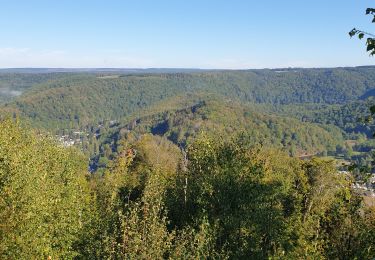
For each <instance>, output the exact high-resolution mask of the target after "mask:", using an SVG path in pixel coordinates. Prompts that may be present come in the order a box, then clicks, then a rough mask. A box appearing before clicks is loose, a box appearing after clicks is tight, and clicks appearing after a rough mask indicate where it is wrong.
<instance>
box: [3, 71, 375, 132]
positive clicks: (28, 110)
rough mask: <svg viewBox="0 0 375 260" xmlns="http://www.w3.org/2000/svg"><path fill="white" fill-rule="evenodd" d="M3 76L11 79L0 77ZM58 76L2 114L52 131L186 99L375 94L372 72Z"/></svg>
mask: <svg viewBox="0 0 375 260" xmlns="http://www.w3.org/2000/svg"><path fill="white" fill-rule="evenodd" d="M6 75H7V77H11V75H8V74H2V77H3V78H4V77H5V76H6ZM51 75H55V74H51ZM58 75H59V76H58V77H57V78H55V79H53V80H51V79H50V78H48V77H46V81H45V83H43V82H42V83H41V82H39V81H38V80H36V83H37V84H36V85H34V86H31V87H29V88H28V90H27V91H26V92H25V93H23V95H21V96H19V97H17V98H15V99H13V100H10V101H9V102H8V103H7V104H6V105H5V109H6V110H7V111H12V112H16V113H19V114H20V115H22V116H25V117H27V118H31V119H32V121H33V122H34V123H35V124H38V125H39V126H43V127H47V128H52V129H55V128H59V127H67V126H71V125H72V124H73V125H74V126H80V127H82V126H85V125H89V124H92V123H96V122H98V121H100V120H103V119H116V120H119V119H123V118H126V117H128V116H129V115H131V114H133V113H135V112H137V111H138V110H139V109H143V108H147V107H149V106H151V105H153V104H155V103H157V102H160V101H163V100H165V99H167V98H171V97H174V96H177V95H185V94H188V93H194V94H196V93H204V94H209V95H210V94H215V95H219V96H222V97H223V98H229V99H233V100H238V101H240V102H242V103H267V104H273V105H276V104H296V103H307V102H308V103H319V104H344V103H346V102H349V101H354V100H358V99H361V98H363V97H366V96H368V95H371V93H372V90H373V89H374V88H375V86H374V82H375V68H374V67H360V68H335V69H283V70H248V71H209V72H189V73H188V72H187V73H161V74H157V73H153V74H134V75H131V74H121V73H117V74H113V73H85V74H82V73H81V74H73V75H74V76H72V74H64V73H61V74H58ZM64 75H65V76H64ZM9 80H10V79H7V80H6V81H8V82H9ZM3 81H4V80H3ZM8 85H9V84H8ZM8 89H9V87H8ZM10 89H11V87H10Z"/></svg>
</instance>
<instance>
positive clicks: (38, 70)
mask: <svg viewBox="0 0 375 260" xmlns="http://www.w3.org/2000/svg"><path fill="white" fill-rule="evenodd" d="M199 71H210V70H205V69H197V68H146V69H139V68H5V69H0V73H77V72H85V73H179V72H187V73H188V72H199Z"/></svg>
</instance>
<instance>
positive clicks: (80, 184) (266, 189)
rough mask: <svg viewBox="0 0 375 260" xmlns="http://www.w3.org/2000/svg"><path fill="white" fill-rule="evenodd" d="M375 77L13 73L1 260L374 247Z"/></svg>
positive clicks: (0, 100) (1, 88)
mask: <svg viewBox="0 0 375 260" xmlns="http://www.w3.org/2000/svg"><path fill="white" fill-rule="evenodd" d="M374 82H375V67H372V66H368V67H348V68H327V69H324V68H321V69H320V68H319V69H298V68H296V69H294V68H293V69H292V68H290V69H263V70H178V69H176V70H172V69H170V70H168V69H167V70H162V69H160V70H129V71H125V70H124V71H122V70H113V71H111V70H100V69H98V70H88V71H79V70H77V71H75V70H72V71H53V70H52V71H48V70H43V69H40V70H32V69H30V70H29V71H27V70H26V71H23V70H15V71H12V70H4V71H1V70H0V116H1V123H0V258H4V259H28V258H32V259H34V258H35V259H39V258H41V259H49V258H50V259H72V258H75V259H372V258H374V257H375V247H374V244H375V199H374V192H373V186H371V185H373V184H372V183H371V181H373V179H372V178H373V172H372V169H373V155H372V151H373V149H374V148H375V141H374V140H373V133H374V127H373V122H372V116H373V113H372V111H370V107H371V105H373V103H374V100H373V98H374V96H375V85H374ZM366 185H367V186H366ZM358 187H360V188H358ZM363 187H366V190H364V189H363Z"/></svg>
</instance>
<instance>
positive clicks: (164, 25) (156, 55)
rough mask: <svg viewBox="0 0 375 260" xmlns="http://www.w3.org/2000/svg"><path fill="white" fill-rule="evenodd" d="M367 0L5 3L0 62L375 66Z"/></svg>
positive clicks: (0, 10) (0, 14) (1, 4)
mask: <svg viewBox="0 0 375 260" xmlns="http://www.w3.org/2000/svg"><path fill="white" fill-rule="evenodd" d="M367 7H375V3H374V1H367V0H361V1H358V0H304V1H303V0H282V1H281V0H185V1H183V0H132V1H130V0H122V1H120V0H119V1H115V0H106V1H104V0H102V1H95V0H91V1H88V0H87V1H86V0H74V1H73V0H60V1H57V0H56V1H50V0H48V1H47V0H45V1H38V0H25V1H18V0H8V1H6V0H0V25H1V31H0V68H6V67H67V68H72V67H128V68H129V67H133V68H134V67H138V68H148V67H178V68H226V69H246V68H276V67H335V66H357V65H373V64H374V62H375V57H369V55H368V54H367V53H366V52H365V47H364V41H359V40H357V39H350V38H349V37H348V31H349V30H350V29H352V28H353V27H358V28H363V29H365V30H368V31H371V32H375V24H371V17H369V16H366V15H364V13H365V9H366V8H367Z"/></svg>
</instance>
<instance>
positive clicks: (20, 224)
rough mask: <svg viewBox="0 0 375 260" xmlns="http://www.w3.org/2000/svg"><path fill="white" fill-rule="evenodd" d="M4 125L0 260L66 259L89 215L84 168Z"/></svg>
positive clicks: (69, 153)
mask: <svg viewBox="0 0 375 260" xmlns="http://www.w3.org/2000/svg"><path fill="white" fill-rule="evenodd" d="M82 158H83V157H82V156H81V155H80V154H79V153H77V152H76V151H74V150H70V149H69V150H68V149H65V148H62V147H58V146H56V145H55V144H54V143H53V142H52V141H51V140H50V138H48V137H41V136H35V134H32V133H30V132H28V131H25V130H23V129H22V127H21V126H20V125H19V124H18V123H13V122H11V121H10V120H5V121H1V122H0V223H1V225H0V258H4V259H10V258H12V259H14V258H17V259H27V258H45V259H46V258H47V257H52V258H72V257H75V256H77V255H78V253H79V252H77V250H75V248H74V245H75V243H76V242H77V241H78V240H79V238H80V236H81V232H82V230H83V227H84V226H85V224H86V222H87V215H86V213H88V212H89V209H88V203H89V198H88V197H87V194H88V193H87V192H88V190H87V183H86V180H85V172H86V166H85V164H84V161H83V160H82Z"/></svg>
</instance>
